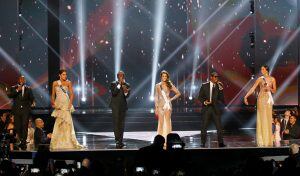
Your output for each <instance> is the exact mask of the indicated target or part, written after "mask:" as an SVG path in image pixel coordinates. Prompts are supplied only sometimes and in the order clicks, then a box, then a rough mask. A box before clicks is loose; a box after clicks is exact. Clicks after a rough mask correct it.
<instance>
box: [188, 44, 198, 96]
mask: <svg viewBox="0 0 300 176" xmlns="http://www.w3.org/2000/svg"><path fill="white" fill-rule="evenodd" d="M199 54H200V46H199V40H198V39H197V45H196V48H195V52H194V58H193V72H192V82H191V88H190V95H189V97H193V93H194V86H195V77H196V73H197V69H196V67H197V61H198V59H199V57H200V56H199Z"/></svg>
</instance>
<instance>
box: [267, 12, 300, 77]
mask: <svg viewBox="0 0 300 176" xmlns="http://www.w3.org/2000/svg"><path fill="white" fill-rule="evenodd" d="M296 17H297V15H295V14H294V15H291V16H289V19H288V20H287V23H286V25H287V26H291V25H292V24H293V23H297V22H296V19H297V18H296ZM299 31H300V27H298V28H297V29H296V31H295V32H294V33H292V35H289V34H290V32H284V33H283V35H282V36H281V38H280V41H279V44H278V46H277V48H276V51H275V53H274V55H273V56H272V59H271V60H270V61H269V66H270V74H272V72H273V70H274V67H275V66H276V63H277V61H278V59H279V57H280V55H281V54H282V53H283V51H284V50H285V49H286V48H287V47H288V46H289V45H290V44H291V43H292V42H293V40H294V39H296V38H297V36H298V34H299Z"/></svg>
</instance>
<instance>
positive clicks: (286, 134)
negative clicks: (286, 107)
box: [283, 115, 300, 140]
mask: <svg viewBox="0 0 300 176" xmlns="http://www.w3.org/2000/svg"><path fill="white" fill-rule="evenodd" d="M299 138H300V127H299V126H298V124H297V118H296V117H295V116H293V115H292V116H291V117H290V120H289V123H288V125H287V127H286V129H285V130H284V131H283V139H284V140H290V139H299Z"/></svg>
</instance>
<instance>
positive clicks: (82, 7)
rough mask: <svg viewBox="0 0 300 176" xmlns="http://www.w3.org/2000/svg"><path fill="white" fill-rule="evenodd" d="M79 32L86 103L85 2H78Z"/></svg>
mask: <svg viewBox="0 0 300 176" xmlns="http://www.w3.org/2000/svg"><path fill="white" fill-rule="evenodd" d="M76 5H77V10H78V12H77V14H76V17H77V32H78V41H79V50H78V51H79V59H80V78H81V83H80V84H81V90H82V91H81V100H82V101H86V87H85V84H86V75H85V59H86V52H85V51H86V50H85V49H86V46H85V43H86V36H85V33H86V30H85V23H86V15H85V1H84V0H78V1H77V4H76Z"/></svg>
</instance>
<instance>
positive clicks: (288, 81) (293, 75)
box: [274, 66, 300, 102]
mask: <svg viewBox="0 0 300 176" xmlns="http://www.w3.org/2000/svg"><path fill="white" fill-rule="evenodd" d="M299 71H300V66H298V67H297V68H296V69H295V70H294V71H293V72H292V73H291V74H290V75H289V76H288V77H287V79H286V80H285V81H284V82H283V84H281V86H280V87H279V89H278V90H277V92H276V93H275V95H274V101H275V102H276V100H277V99H278V98H279V96H280V95H281V94H282V93H283V92H284V91H285V90H286V88H288V86H289V85H290V84H291V83H292V81H293V80H294V79H295V78H296V76H298V73H299Z"/></svg>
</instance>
